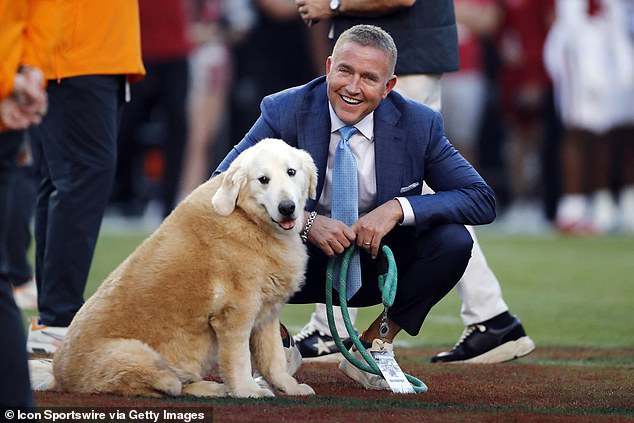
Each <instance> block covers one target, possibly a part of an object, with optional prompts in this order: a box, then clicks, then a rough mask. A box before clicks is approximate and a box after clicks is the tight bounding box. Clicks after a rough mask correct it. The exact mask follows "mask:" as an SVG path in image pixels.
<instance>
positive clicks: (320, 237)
mask: <svg viewBox="0 0 634 423" xmlns="http://www.w3.org/2000/svg"><path fill="white" fill-rule="evenodd" d="M355 237H356V234H355V233H354V231H353V230H352V229H351V228H350V227H349V226H347V225H345V224H344V223H343V222H341V221H339V220H336V219H331V218H329V217H326V216H319V215H318V216H317V217H315V221H314V222H313V226H312V227H311V229H310V232H308V240H309V241H310V242H312V243H313V244H314V245H316V246H317V247H319V248H320V249H321V250H322V251H323V252H324V253H325V254H326V255H327V256H328V257H334V256H335V255H337V254H341V253H343V252H344V250H345V249H346V248H348V247H349V246H350V245H351V244H352V243H353V242H354V240H355Z"/></svg>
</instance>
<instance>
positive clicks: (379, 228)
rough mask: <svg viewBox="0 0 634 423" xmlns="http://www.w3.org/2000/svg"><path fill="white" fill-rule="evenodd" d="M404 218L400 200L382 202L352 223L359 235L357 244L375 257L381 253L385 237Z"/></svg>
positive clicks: (353, 228)
mask: <svg viewBox="0 0 634 423" xmlns="http://www.w3.org/2000/svg"><path fill="white" fill-rule="evenodd" d="M402 220H403V209H402V208H401V204H400V203H399V202H398V200H390V201H388V202H387V203H384V204H381V205H380V206H379V207H377V208H376V209H374V210H372V211H371V212H370V213H368V214H366V215H365V216H363V217H361V218H360V219H359V220H357V222H356V223H355V224H354V225H352V230H353V231H354V232H355V233H356V235H357V245H358V246H359V248H363V249H364V250H366V251H369V252H370V254H371V255H372V258H373V259H375V258H376V257H377V255H378V254H379V247H380V246H381V241H382V240H383V237H384V236H385V235H387V234H388V233H389V232H390V231H391V230H392V229H393V228H394V227H395V226H396V225H397V224H398V223H399V222H401V221H402Z"/></svg>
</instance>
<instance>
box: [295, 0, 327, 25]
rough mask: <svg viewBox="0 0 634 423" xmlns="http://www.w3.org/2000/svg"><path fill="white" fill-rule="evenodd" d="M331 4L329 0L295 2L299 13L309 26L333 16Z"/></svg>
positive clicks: (299, 0)
mask: <svg viewBox="0 0 634 423" xmlns="http://www.w3.org/2000/svg"><path fill="white" fill-rule="evenodd" d="M329 4H330V2H329V1H328V0H295V6H297V12H298V13H299V16H300V17H301V18H302V20H303V21H304V23H305V24H306V25H308V26H311V25H312V24H314V23H317V22H319V21H320V20H322V19H327V18H330V17H331V16H332V12H331V11H330V6H329Z"/></svg>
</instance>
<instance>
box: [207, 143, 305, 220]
mask: <svg viewBox="0 0 634 423" xmlns="http://www.w3.org/2000/svg"><path fill="white" fill-rule="evenodd" d="M316 189H317V169H316V167H315V163H314V162H313V159H312V158H311V157H310V155H309V154H308V153H306V152H305V151H303V150H299V149H297V148H294V147H291V146H289V145H288V144H286V143H285V142H284V141H282V140H279V139H273V138H266V139H263V140H262V141H260V142H258V143H257V144H255V145H254V146H252V147H251V148H248V149H247V150H245V151H244V152H243V153H242V154H240V155H239V156H238V157H236V159H235V160H234V161H233V162H232V163H231V165H230V166H229V169H227V171H226V172H225V173H224V179H223V181H222V184H221V186H220V188H219V189H218V191H216V193H215V194H214V196H213V198H212V200H211V203H212V205H213V207H214V209H215V210H216V212H217V213H218V214H220V215H223V216H228V215H229V214H231V213H232V212H233V210H234V209H235V208H236V207H240V208H241V209H243V210H245V211H246V212H247V213H250V214H253V215H254V216H257V217H260V218H262V219H264V220H268V221H272V222H274V224H275V225H276V226H277V227H278V228H280V229H282V230H291V229H293V228H295V230H296V231H297V232H299V230H300V226H301V225H296V222H297V219H301V218H302V217H303V213H304V205H305V204H306V199H307V198H309V197H310V198H315V196H316Z"/></svg>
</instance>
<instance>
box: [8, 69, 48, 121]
mask: <svg viewBox="0 0 634 423" xmlns="http://www.w3.org/2000/svg"><path fill="white" fill-rule="evenodd" d="M42 79H43V76H42V72H40V71H39V70H37V69H35V68H29V67H26V68H24V70H23V71H21V72H20V73H17V74H16V75H15V80H14V84H13V92H12V93H11V96H9V97H8V98H5V99H3V100H2V101H1V102H0V122H1V123H2V124H3V125H5V126H6V127H7V128H9V129H16V130H17V129H24V128H27V127H28V126H30V125H32V124H38V123H40V122H41V120H42V116H43V115H44V114H45V113H46V109H47V106H48V101H47V97H46V92H45V91H44V90H43V89H42Z"/></svg>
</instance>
